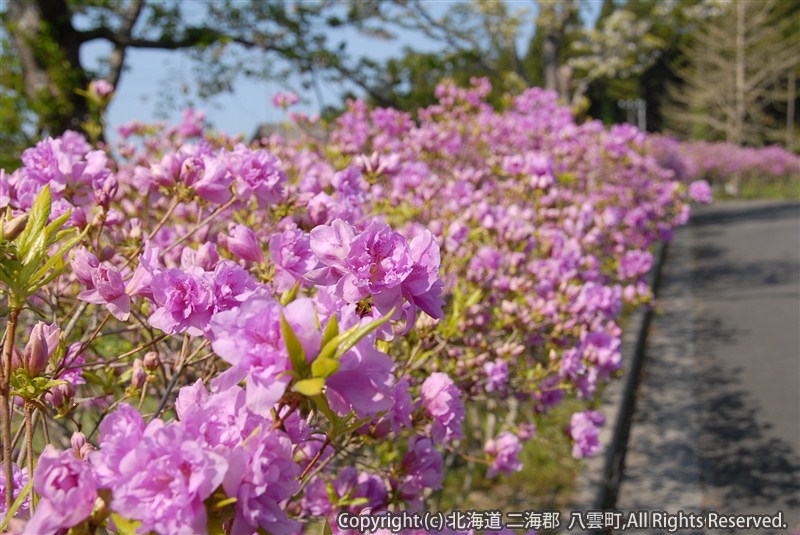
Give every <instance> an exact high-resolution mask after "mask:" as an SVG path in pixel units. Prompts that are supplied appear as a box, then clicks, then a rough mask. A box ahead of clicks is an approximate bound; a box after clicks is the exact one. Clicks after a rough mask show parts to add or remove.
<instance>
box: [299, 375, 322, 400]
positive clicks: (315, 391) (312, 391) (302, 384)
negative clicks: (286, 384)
mask: <svg viewBox="0 0 800 535" xmlns="http://www.w3.org/2000/svg"><path fill="white" fill-rule="evenodd" d="M323 386H325V379H323V378H321V377H315V378H313V379H303V380H302V381H297V382H296V383H295V385H294V389H295V391H296V392H299V393H301V394H303V395H304V396H307V397H313V396H317V395H319V394H322V387H323Z"/></svg>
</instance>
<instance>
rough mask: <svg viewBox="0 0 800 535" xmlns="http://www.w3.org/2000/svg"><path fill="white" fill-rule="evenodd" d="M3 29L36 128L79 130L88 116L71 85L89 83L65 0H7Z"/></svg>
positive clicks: (83, 101) (54, 132) (42, 130)
mask: <svg viewBox="0 0 800 535" xmlns="http://www.w3.org/2000/svg"><path fill="white" fill-rule="evenodd" d="M7 15H8V25H7V29H8V31H9V33H10V35H11V38H12V39H13V41H14V46H15V47H16V49H17V50H18V52H19V55H20V60H21V62H22V68H23V77H24V85H25V94H26V96H27V97H28V99H29V101H30V102H31V103H32V106H33V108H34V110H33V111H34V112H35V113H36V114H37V116H38V117H39V124H38V128H39V131H40V132H39V133H40V134H44V133H47V134H50V135H53V136H55V135H59V134H61V133H62V132H64V130H68V129H72V130H81V129H82V128H81V123H82V122H84V121H86V120H87V119H88V116H89V110H88V107H87V103H86V99H85V98H84V97H82V96H80V95H78V94H77V93H76V92H75V90H76V89H85V88H86V86H87V85H88V83H89V79H88V76H87V74H86V71H85V70H84V69H83V66H82V65H81V60H80V46H81V39H80V34H79V32H78V31H77V30H76V29H75V27H74V26H73V25H72V13H71V12H70V9H69V6H68V5H67V2H66V0H9V3H8V10H7Z"/></svg>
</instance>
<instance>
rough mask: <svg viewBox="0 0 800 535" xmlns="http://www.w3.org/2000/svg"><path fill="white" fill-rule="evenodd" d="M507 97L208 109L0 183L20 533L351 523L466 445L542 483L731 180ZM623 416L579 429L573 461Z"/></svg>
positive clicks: (49, 151)
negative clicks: (550, 443)
mask: <svg viewBox="0 0 800 535" xmlns="http://www.w3.org/2000/svg"><path fill="white" fill-rule="evenodd" d="M488 91H489V86H488V84H487V82H486V81H483V80H475V81H474V82H473V86H472V87H470V88H467V89H463V88H458V87H456V86H454V85H449V84H443V85H441V86H440V87H439V89H438V98H439V101H438V104H436V105H433V106H431V107H429V108H426V109H422V110H419V112H418V117H417V119H416V120H413V119H412V117H411V116H410V115H409V114H406V113H403V112H399V111H396V110H393V109H373V110H370V109H368V108H367V106H366V105H365V104H364V103H363V102H350V103H349V105H348V110H347V112H346V113H345V114H344V115H342V116H341V117H340V118H339V119H338V120H337V121H336V123H335V125H334V126H333V129H332V131H331V132H330V133H329V135H328V138H327V139H326V140H325V141H324V142H323V141H318V140H316V139H315V138H313V137H310V136H302V135H301V136H299V138H298V136H294V137H295V138H296V139H295V140H294V141H292V142H289V141H286V140H285V139H283V138H281V137H279V136H273V137H270V138H266V139H263V140H261V142H260V143H259V144H257V145H254V146H246V145H244V144H241V143H240V142H238V140H236V139H231V138H228V137H225V136H223V135H220V134H214V135H212V134H206V133H205V132H204V128H203V119H202V115H201V114H197V113H194V112H188V113H187V114H186V115H185V118H184V121H183V123H182V124H181V125H179V126H178V127H175V128H168V127H165V126H158V125H157V126H147V125H141V124H133V125H129V126H127V127H124V128H122V129H121V135H122V141H121V142H120V143H119V144H118V145H117V146H115V147H113V148H105V149H100V150H97V149H95V148H93V147H92V146H90V145H89V144H88V142H87V140H86V139H84V138H83V137H82V136H81V135H79V134H76V133H74V132H67V133H65V134H64V135H62V136H61V137H59V138H56V139H52V138H47V139H44V140H42V141H41V142H39V143H38V144H37V145H36V146H35V147H32V148H30V149H27V150H26V151H25V152H24V153H23V154H22V164H23V165H22V167H21V168H20V169H17V170H15V171H13V172H1V173H2V174H0V187H2V189H1V190H0V207H3V209H4V211H5V216H4V217H3V226H2V241H1V242H0V259H1V260H2V263H0V267H1V268H2V269H0V279H1V280H2V284H3V285H2V292H3V294H4V301H5V303H6V304H5V305H4V306H5V308H4V309H3V311H2V313H3V315H4V324H5V329H4V330H5V338H4V346H3V362H4V366H3V367H2V375H1V376H0V383H2V393H3V394H4V395H3V407H2V412H3V414H4V416H5V420H4V422H3V438H4V445H5V446H6V451H5V458H6V462H5V463H4V471H3V477H2V478H0V496H2V497H3V500H2V504H0V511H1V512H2V516H3V517H4V520H3V526H4V527H7V528H8V529H11V530H14V531H21V532H22V533H36V534H46V533H63V532H65V531H66V528H73V533H86V532H93V531H96V530H98V529H100V528H104V529H108V530H112V531H117V532H120V533H134V532H135V533H149V532H155V533H164V534H169V533H206V532H208V533H231V534H240V533H241V534H244V533H247V534H250V533H254V532H259V533H270V534H274V535H285V534H292V533H299V532H301V531H302V530H303V529H305V528H306V527H307V526H308V525H310V524H317V525H320V524H324V523H325V522H326V520H328V521H330V526H329V529H330V530H331V531H332V532H333V533H337V532H340V530H339V529H338V528H337V526H336V523H335V522H334V518H335V516H336V514H337V513H338V512H341V511H348V512H351V513H362V512H371V513H380V512H384V511H396V510H406V509H408V510H420V509H422V508H423V507H425V504H426V500H428V499H429V497H430V496H431V495H432V493H435V492H436V491H437V490H438V489H440V488H441V485H442V480H443V477H444V475H445V474H444V472H445V466H449V465H450V464H451V463H452V462H454V461H457V460H458V459H468V460H470V462H475V463H478V464H482V465H485V470H486V475H487V476H488V477H490V478H493V477H500V476H501V475H502V474H509V473H511V472H514V471H518V470H521V469H522V465H521V463H520V460H519V457H518V455H519V452H520V450H521V448H522V445H523V443H524V442H525V441H528V440H530V439H531V438H533V437H534V436H535V435H536V425H537V423H541V422H543V421H545V420H546V419H547V418H548V413H549V411H550V410H551V409H552V408H553V407H555V406H557V405H559V404H560V403H561V402H562V401H563V400H564V399H567V398H576V397H577V398H580V399H585V400H590V399H592V398H593V397H594V396H595V395H596V393H597V391H598V388H599V387H600V386H601V385H602V384H603V383H605V382H607V381H609V380H611V379H612V378H614V376H615V375H616V374H617V373H618V372H619V371H620V367H621V365H622V359H621V354H620V336H621V329H620V325H621V323H622V322H623V320H624V318H625V317H626V315H627V314H629V313H630V311H631V310H633V309H634V308H635V307H637V306H640V305H643V304H646V303H648V301H649V300H650V299H651V295H650V290H649V289H648V286H647V284H646V282H645V276H646V274H647V273H648V271H649V270H650V268H651V266H652V264H653V255H652V254H651V252H650V251H649V249H650V248H651V246H653V245H654V243H656V242H657V241H659V240H665V239H669V238H670V236H671V234H672V232H673V230H674V229H675V227H676V226H678V225H681V224H683V223H685V222H686V221H687V218H688V217H689V211H690V208H689V204H688V203H689V201H690V197H691V198H693V199H694V200H698V201H701V202H709V201H710V191H709V188H708V184H706V183H703V182H700V183H695V184H693V185H691V186H688V187H687V186H686V185H685V184H683V183H681V182H679V181H676V180H675V179H674V173H673V171H672V170H669V169H665V168H664V167H661V166H660V165H659V164H658V163H657V162H656V160H655V159H654V158H653V157H652V156H649V155H648V153H647V150H646V137H645V135H644V134H642V133H641V132H639V131H637V130H636V129H634V128H632V127H629V126H617V127H613V128H611V129H610V130H607V129H605V128H604V127H603V126H602V125H601V124H600V123H598V122H587V123H585V124H576V123H575V122H574V120H573V117H572V115H571V114H570V111H569V109H568V108H565V107H562V106H560V105H558V104H557V102H556V97H555V96H554V95H553V94H551V93H548V92H545V91H542V90H539V89H530V90H528V91H526V92H525V93H523V94H521V95H519V96H516V97H513V98H512V97H509V98H508V106H507V108H506V109H504V110H502V111H495V110H493V109H492V108H491V107H490V106H489V105H488V104H487V103H486V102H485V100H484V99H485V97H486V95H487V94H488ZM293 102H294V99H291V98H289V97H287V98H285V99H282V100H281V101H280V102H278V104H279V105H281V106H284V107H288V106H290V105H291V104H292V103H293ZM296 119H297V120H298V121H299V122H298V123H297V125H296V126H295V127H294V128H302V127H304V126H307V125H309V124H310V120H308V119H306V118H303V117H302V116H296ZM487 415H490V416H491V417H489V416H487ZM602 423H603V417H602V414H600V413H599V412H597V411H583V412H578V413H576V414H574V415H573V416H572V418H571V422H570V426H569V429H568V433H569V434H570V436H571V439H572V441H573V444H574V447H573V455H574V456H575V457H585V456H591V455H593V454H595V453H596V452H597V451H598V449H599V442H598V429H599V426H601V425H602ZM12 455H13V462H12V458H11V457H12ZM34 467H35V468H34ZM31 474H32V477H31ZM31 483H32V484H31ZM9 509H10V510H11V514H9ZM12 517H13V519H12ZM327 529H328V527H326V530H327Z"/></svg>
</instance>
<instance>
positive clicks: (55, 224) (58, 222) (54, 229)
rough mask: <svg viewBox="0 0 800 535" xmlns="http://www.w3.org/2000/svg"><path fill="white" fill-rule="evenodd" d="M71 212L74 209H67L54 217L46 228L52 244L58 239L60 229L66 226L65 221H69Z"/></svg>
mask: <svg viewBox="0 0 800 535" xmlns="http://www.w3.org/2000/svg"><path fill="white" fill-rule="evenodd" d="M71 214H72V210H67V211H66V212H64V213H63V214H61V215H60V216H58V217H57V218H55V219H53V221H52V222H51V223H50V224H49V225H47V226H46V227H45V228H44V235H45V237H46V238H47V240H48V243H50V244H52V243H54V242H55V241H56V239H57V238H58V234H59V233H58V229H60V228H61V227H63V226H64V223H66V222H67V220H68V219H69V216H70V215H71ZM87 226H88V225H87ZM51 238H52V239H51Z"/></svg>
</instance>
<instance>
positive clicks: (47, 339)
mask: <svg viewBox="0 0 800 535" xmlns="http://www.w3.org/2000/svg"><path fill="white" fill-rule="evenodd" d="M60 336H61V329H59V328H58V325H55V324H53V325H47V324H46V323H44V322H42V321H40V322H39V323H37V324H36V325H34V327H33V329H32V330H31V337H30V340H28V343H27V344H25V351H24V353H23V355H22V366H23V368H24V369H25V373H27V374H28V376H29V377H38V376H39V375H40V374H41V373H42V372H43V371H44V370H45V368H47V363H48V361H49V360H50V357H51V356H53V353H54V352H55V350H56V348H57V347H58V340H59V338H60Z"/></svg>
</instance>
